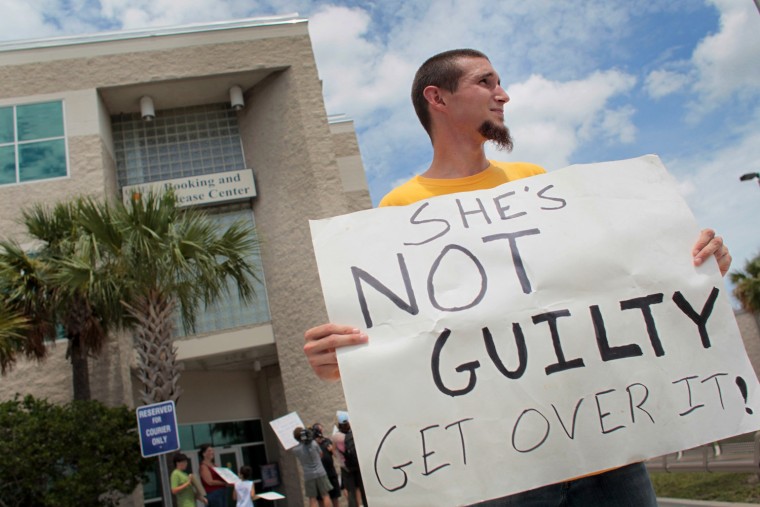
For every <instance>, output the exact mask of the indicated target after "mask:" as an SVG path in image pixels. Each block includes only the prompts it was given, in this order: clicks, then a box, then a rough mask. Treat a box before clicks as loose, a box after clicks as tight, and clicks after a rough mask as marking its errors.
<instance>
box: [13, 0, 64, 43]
mask: <svg viewBox="0 0 760 507" xmlns="http://www.w3.org/2000/svg"><path fill="white" fill-rule="evenodd" d="M46 6H47V7H50V8H51V11H50V12H52V13H53V15H55V14H56V11H57V9H55V4H54V3H53V4H52V5H46V4H44V5H35V4H34V3H32V2H19V1H13V0H2V1H0V12H2V16H0V34H2V38H3V39H4V40H23V39H36V38H40V37H50V36H53V35H56V34H57V28H56V27H55V26H54V25H52V24H50V23H49V22H48V21H46V19H45V15H46V9H45V8H44V7H46ZM47 14H48V15H49V12H48V13H47Z"/></svg>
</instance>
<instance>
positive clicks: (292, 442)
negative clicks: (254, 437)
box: [269, 412, 304, 451]
mask: <svg viewBox="0 0 760 507" xmlns="http://www.w3.org/2000/svg"><path fill="white" fill-rule="evenodd" d="M269 426H271V427H272V431H274V433H275V435H277V438H278V439H279V440H280V444H282V447H283V449H285V450H286V451H287V450H288V449H292V448H293V447H295V446H297V445H298V440H296V439H295V438H293V430H295V429H296V428H298V427H301V428H303V427H304V425H303V421H301V418H300V417H299V416H298V413H297V412H291V413H289V414H286V415H284V416H282V417H278V418H277V419H273V420H271V421H269Z"/></svg>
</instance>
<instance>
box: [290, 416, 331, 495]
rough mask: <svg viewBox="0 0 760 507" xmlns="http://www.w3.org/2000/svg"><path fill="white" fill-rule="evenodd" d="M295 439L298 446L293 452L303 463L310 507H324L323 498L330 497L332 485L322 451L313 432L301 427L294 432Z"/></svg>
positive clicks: (305, 486)
mask: <svg viewBox="0 0 760 507" xmlns="http://www.w3.org/2000/svg"><path fill="white" fill-rule="evenodd" d="M293 438H295V439H296V441H297V442H298V445H297V446H295V447H293V448H292V449H291V451H292V452H293V454H295V455H296V457H297V458H298V461H300V462H301V468H302V469H303V481H304V489H305V490H306V496H307V497H308V498H309V507H317V506H319V507H323V506H324V503H323V501H322V498H327V497H328V496H329V493H330V490H331V489H332V485H331V484H330V481H329V480H328V479H327V473H325V469H324V467H323V466H322V450H321V449H320V448H319V444H317V443H316V442H315V441H314V438H313V434H312V432H311V430H305V429H304V428H303V427H301V426H299V427H298V428H296V429H294V430H293Z"/></svg>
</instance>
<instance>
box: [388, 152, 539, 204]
mask: <svg viewBox="0 0 760 507" xmlns="http://www.w3.org/2000/svg"><path fill="white" fill-rule="evenodd" d="M489 162H491V165H489V166H488V167H487V168H486V169H485V170H483V171H482V172H479V173H478V174H474V175H472V176H466V177H464V178H451V179H446V178H425V177H423V176H415V177H414V178H412V179H411V180H409V181H407V182H406V183H404V184H403V185H400V186H398V187H396V188H394V189H393V190H391V191H390V192H388V194H387V195H386V196H385V197H383V198H382V200H381V201H380V204H379V206H405V205H407V204H412V203H414V202H417V201H421V200H422V199H427V198H429V197H435V196H438V195H446V194H454V193H456V192H467V191H470V190H485V189H488V188H493V187H498V186H499V185H501V184H503V183H507V182H508V181H514V180H519V179H520V178H527V177H529V176H535V175H536V174H544V173H545V172H546V171H545V170H544V168H543V167H541V166H538V165H536V164H529V163H527V162H497V161H494V160H490V161H489Z"/></svg>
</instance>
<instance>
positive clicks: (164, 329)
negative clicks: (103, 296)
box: [124, 290, 183, 405]
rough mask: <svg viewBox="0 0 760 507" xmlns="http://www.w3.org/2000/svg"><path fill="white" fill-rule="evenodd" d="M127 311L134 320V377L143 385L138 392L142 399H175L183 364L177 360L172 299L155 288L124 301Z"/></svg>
mask: <svg viewBox="0 0 760 507" xmlns="http://www.w3.org/2000/svg"><path fill="white" fill-rule="evenodd" d="M124 306H125V307H126V308H127V311H128V312H129V313H130V314H131V315H132V316H133V317H134V318H135V320H137V325H136V326H135V348H136V349H137V368H138V372H137V377H138V378H139V379H140V381H141V382H142V384H143V386H144V389H143V392H142V393H141V394H140V398H141V400H142V402H143V403H145V404H147V405H149V404H151V403H158V402H160V401H169V400H172V401H175V402H176V401H177V400H178V399H179V397H180V395H181V394H182V389H181V388H180V387H179V375H180V371H181V370H182V366H183V365H182V364H181V363H178V362H177V348H176V347H175V346H174V338H173V336H172V335H173V331H174V309H175V307H176V305H175V303H174V300H173V299H172V298H170V297H168V296H167V295H166V294H162V293H161V292H160V291H158V290H152V291H150V292H149V293H148V294H147V295H145V296H144V297H141V298H139V299H138V300H137V301H135V302H134V303H133V304H132V305H128V304H126V303H124Z"/></svg>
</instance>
